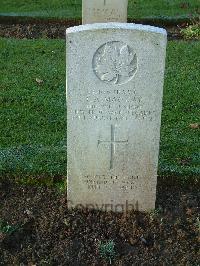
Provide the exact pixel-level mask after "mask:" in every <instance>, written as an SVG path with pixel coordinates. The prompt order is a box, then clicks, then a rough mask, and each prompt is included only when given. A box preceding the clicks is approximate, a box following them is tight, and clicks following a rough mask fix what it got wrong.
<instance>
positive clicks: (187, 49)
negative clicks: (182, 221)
mask: <svg viewBox="0 0 200 266" xmlns="http://www.w3.org/2000/svg"><path fill="white" fill-rule="evenodd" d="M0 49H1V54H0V59H1V62H2V63H1V65H0V80H1V83H0V109H1V110H0V131H1V135H0V176H9V177H12V176H14V177H20V178H22V180H25V177H26V176H28V177H29V179H31V180H34V178H35V177H36V176H42V177H45V176H50V177H51V176H52V177H54V176H66V166H67V161H66V149H67V147H66V131H67V130H66V103H65V101H66V100H65V43H64V41H62V40H12V39H0ZM199 50H200V42H197V41H196V42H186V41H170V42H169V43H168V49H167V61H166V75H165V88H164V103H163V115H162V128H161V146H160V159H159V173H160V174H161V175H168V174H170V175H172V174H173V175H175V176H177V175H178V176H180V177H181V178H186V179H187V178H189V176H191V175H193V176H196V177H199V176H200V169H199V164H200V160H199V159H200V153H199V151H200V145H199V137H200V131H199V129H198V128H196V129H194V128H191V127H190V126H189V125H190V124H192V123H198V122H199V117H200V105H199V100H198V99H200V87H199V84H200V80H199V79H200V78H199V64H200V62H199ZM36 79H40V80H42V81H43V82H41V83H38V82H36ZM61 186H62V185H61Z"/></svg>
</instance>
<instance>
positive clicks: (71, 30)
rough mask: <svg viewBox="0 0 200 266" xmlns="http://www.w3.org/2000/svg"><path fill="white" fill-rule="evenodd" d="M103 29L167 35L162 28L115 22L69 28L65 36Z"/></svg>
mask: <svg viewBox="0 0 200 266" xmlns="http://www.w3.org/2000/svg"><path fill="white" fill-rule="evenodd" d="M103 29H119V30H137V31H145V32H152V33H159V34H163V35H167V32H166V30H165V29H163V28H159V27H154V26H149V25H142V24H134V23H116V22H110V23H94V24H86V25H80V26H75V27H70V28H68V29H67V30H66V34H69V33H76V32H81V31H91V30H103Z"/></svg>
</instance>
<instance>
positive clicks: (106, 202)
mask: <svg viewBox="0 0 200 266" xmlns="http://www.w3.org/2000/svg"><path fill="white" fill-rule="evenodd" d="M166 36H167V35H166V31H165V30H163V29H160V28H155V27H151V26H143V25H135V24H126V23H109V24H91V25H85V26H78V27H74V28H69V29H67V123H68V129H67V130H68V134H67V136H68V143H67V147H68V152H67V153H68V206H69V207H89V208H94V209H102V210H113V211H125V210H126V209H132V208H133V207H134V208H135V209H139V210H151V209H153V208H154V206H155V199H156V183H157V163H158V154H159V139H160V124H161V110H162V95H163V79H164V78H163V77H164V68H165V53H166V42H167V38H166Z"/></svg>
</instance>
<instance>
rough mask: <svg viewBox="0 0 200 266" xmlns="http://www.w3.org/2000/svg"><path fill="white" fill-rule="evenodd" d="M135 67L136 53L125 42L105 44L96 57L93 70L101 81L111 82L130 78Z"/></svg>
mask: <svg viewBox="0 0 200 266" xmlns="http://www.w3.org/2000/svg"><path fill="white" fill-rule="evenodd" d="M111 44H112V43H111ZM136 69H137V57H136V54H134V53H133V52H130V51H129V47H128V45H126V44H122V45H120V46H119V45H118V46H117V45H116V44H115V45H109V44H105V47H104V49H103V51H102V53H101V54H100V55H99V57H98V58H97V61H96V67H95V71H96V73H97V75H98V77H99V78H100V79H101V80H102V81H106V82H111V83H113V84H118V83H124V82H126V81H128V80H130V78H131V77H132V76H133V75H134V73H135V71H136Z"/></svg>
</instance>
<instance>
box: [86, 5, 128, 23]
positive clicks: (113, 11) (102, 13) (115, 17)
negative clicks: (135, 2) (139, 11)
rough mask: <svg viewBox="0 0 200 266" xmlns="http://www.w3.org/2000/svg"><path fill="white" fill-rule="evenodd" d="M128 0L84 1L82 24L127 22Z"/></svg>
mask: <svg viewBox="0 0 200 266" xmlns="http://www.w3.org/2000/svg"><path fill="white" fill-rule="evenodd" d="M127 7H128V0H83V1H82V23H83V24H90V23H99V22H127Z"/></svg>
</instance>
